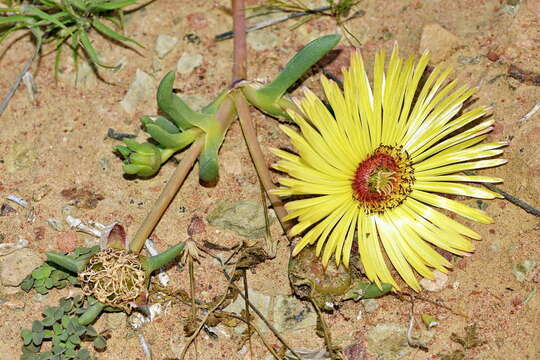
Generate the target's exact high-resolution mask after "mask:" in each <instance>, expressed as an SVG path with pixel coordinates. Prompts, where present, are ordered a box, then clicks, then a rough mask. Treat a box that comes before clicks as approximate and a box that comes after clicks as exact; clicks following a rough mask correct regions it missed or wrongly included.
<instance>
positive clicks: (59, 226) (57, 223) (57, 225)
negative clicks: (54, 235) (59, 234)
mask: <svg viewBox="0 0 540 360" xmlns="http://www.w3.org/2000/svg"><path fill="white" fill-rule="evenodd" d="M47 223H48V224H49V226H50V227H51V228H53V230H56V231H64V223H63V222H62V220H58V219H55V218H48V219H47Z"/></svg>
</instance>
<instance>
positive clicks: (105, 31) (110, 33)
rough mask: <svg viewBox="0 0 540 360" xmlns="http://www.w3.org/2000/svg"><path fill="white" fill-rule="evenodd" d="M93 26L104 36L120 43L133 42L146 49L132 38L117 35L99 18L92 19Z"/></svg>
mask: <svg viewBox="0 0 540 360" xmlns="http://www.w3.org/2000/svg"><path fill="white" fill-rule="evenodd" d="M92 26H93V27H94V28H95V29H96V30H97V31H99V32H100V33H102V34H103V35H105V36H107V37H109V38H111V39H114V40H118V41H127V42H132V43H134V44H136V45H139V46H140V47H142V48H144V46H142V45H141V44H140V43H139V42H137V41H135V40H133V39H131V38H128V37H126V36H124V35H121V34H119V33H117V32H116V31H114V30H113V29H111V28H110V27H108V26H107V25H105V24H104V23H102V22H101V21H99V20H98V18H97V17H94V18H93V19H92Z"/></svg>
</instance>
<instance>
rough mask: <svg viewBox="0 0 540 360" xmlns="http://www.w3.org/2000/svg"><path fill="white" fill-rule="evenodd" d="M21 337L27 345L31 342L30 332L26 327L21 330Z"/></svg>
mask: <svg viewBox="0 0 540 360" xmlns="http://www.w3.org/2000/svg"><path fill="white" fill-rule="evenodd" d="M21 337H22V338H23V344H24V345H28V344H30V343H31V342H32V332H31V331H30V330H28V329H24V330H23V331H21Z"/></svg>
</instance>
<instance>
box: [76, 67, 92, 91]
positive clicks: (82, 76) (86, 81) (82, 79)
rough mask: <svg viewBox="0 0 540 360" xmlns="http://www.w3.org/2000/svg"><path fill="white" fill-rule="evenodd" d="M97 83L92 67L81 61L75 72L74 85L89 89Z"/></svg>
mask: <svg viewBox="0 0 540 360" xmlns="http://www.w3.org/2000/svg"><path fill="white" fill-rule="evenodd" d="M96 83H97V76H96V73H95V72H94V69H92V66H90V64H88V63H87V62H86V61H82V62H80V63H79V64H78V65H77V72H76V75H75V85H76V86H77V87H81V88H91V87H94V86H95V85H96Z"/></svg>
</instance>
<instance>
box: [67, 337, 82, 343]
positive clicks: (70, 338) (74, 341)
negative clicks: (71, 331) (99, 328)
mask: <svg viewBox="0 0 540 360" xmlns="http://www.w3.org/2000/svg"><path fill="white" fill-rule="evenodd" d="M68 341H69V342H70V343H72V344H75V345H78V344H80V343H81V338H80V337H78V336H77V335H71V336H70V337H69V338H68Z"/></svg>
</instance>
